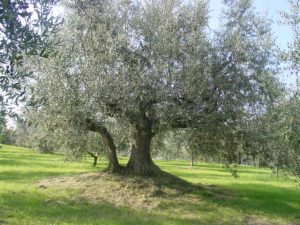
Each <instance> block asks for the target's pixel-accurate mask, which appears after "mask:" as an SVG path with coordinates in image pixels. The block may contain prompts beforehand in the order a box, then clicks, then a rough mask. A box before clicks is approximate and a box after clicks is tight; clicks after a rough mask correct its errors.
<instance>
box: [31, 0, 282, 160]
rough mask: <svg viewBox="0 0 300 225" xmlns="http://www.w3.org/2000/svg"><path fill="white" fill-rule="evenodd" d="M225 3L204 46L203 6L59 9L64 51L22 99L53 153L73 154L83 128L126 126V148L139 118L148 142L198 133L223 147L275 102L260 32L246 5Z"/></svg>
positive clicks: (154, 0)
mask: <svg viewBox="0 0 300 225" xmlns="http://www.w3.org/2000/svg"><path fill="white" fill-rule="evenodd" d="M230 2H231V3H230V4H228V9H227V10H226V11H225V19H224V21H223V26H222V29H221V30H220V31H219V32H217V33H216V36H215V38H213V39H212V40H210V39H209V34H208V32H207V31H208V29H207V15H208V10H207V2H205V1H201V0H199V1H191V2H186V1H179V0H145V1H129V0H112V1H108V0H95V1H81V0H78V1H68V3H67V4H66V12H67V17H66V18H68V19H67V21H66V26H65V27H64V30H63V31H62V32H61V38H62V39H63V42H64V44H63V45H62V46H60V47H58V48H59V49H58V50H59V54H58V56H57V57H56V58H50V59H48V60H47V61H45V62H42V64H41V65H40V68H37V71H38V73H37V74H38V75H39V76H38V79H37V83H36V85H35V87H34V90H33V93H32V94H33V100H34V101H37V102H39V103H42V104H41V105H42V106H41V108H40V109H39V110H40V111H44V112H45V113H46V115H47V117H48V118H47V119H46V121H47V122H48V123H49V124H51V126H52V127H54V128H55V132H56V133H57V134H58V136H60V137H61V138H60V140H61V141H62V142H63V143H62V146H68V149H73V150H72V151H73V152H74V155H76V154H77V152H80V151H79V150H78V151H77V150H76V149H79V148H81V147H80V145H77V144H73V142H74V137H76V138H75V140H76V141H79V142H81V141H80V140H81V139H82V138H84V137H85V136H86V134H87V132H88V122H87V121H93V122H94V123H97V124H101V125H104V126H107V127H109V128H118V127H122V126H123V127H126V129H125V130H126V131H125V132H124V130H123V131H122V132H121V133H122V134H126V135H127V136H126V135H125V136H126V139H130V137H131V136H132V135H131V132H132V129H134V128H135V126H136V125H137V124H139V123H140V120H142V119H144V117H146V118H147V120H149V121H150V122H151V129H152V130H153V132H154V133H158V132H160V131H163V130H165V129H166V128H171V129H175V128H186V127H193V128H199V127H200V128H201V129H206V128H207V129H210V131H209V132H207V133H209V134H213V132H211V130H217V129H218V130H219V129H220V130H221V131H220V132H218V133H216V134H218V135H219V134H220V135H222V137H224V139H226V140H229V138H227V137H228V136H230V135H231V134H234V133H235V130H236V129H237V124H238V123H239V122H240V121H241V120H242V119H243V118H244V117H245V116H247V113H249V112H251V110H252V109H254V108H255V107H256V106H263V105H264V104H265V102H266V100H270V99H271V98H272V97H274V96H276V91H274V90H275V89H273V86H272V85H271V84H272V83H276V79H275V78H274V74H273V72H274V68H273V66H274V65H273V61H272V60H273V56H272V43H273V42H272V38H271V36H270V27H269V24H268V23H267V22H265V21H264V20H263V19H262V18H261V17H259V16H257V15H256V14H255V13H254V11H253V8H252V7H251V1H247V0H240V1H230ZM121 124H123V125H122V126H121ZM127 130H128V132H127ZM222 132H223V133H222ZM112 133H113V132H112ZM216 134H215V135H214V136H212V137H213V138H215V139H216V138H217V135H216ZM233 136H234V135H231V136H230V138H231V139H234V137H233ZM72 137H73V138H72ZM77 137H78V138H77ZM127 142H128V143H129V142H130V141H127ZM81 143H84V142H83V141H82V142H81ZM70 146H73V147H72V148H69V147H70ZM74 149H75V150H74ZM72 154H73V153H72Z"/></svg>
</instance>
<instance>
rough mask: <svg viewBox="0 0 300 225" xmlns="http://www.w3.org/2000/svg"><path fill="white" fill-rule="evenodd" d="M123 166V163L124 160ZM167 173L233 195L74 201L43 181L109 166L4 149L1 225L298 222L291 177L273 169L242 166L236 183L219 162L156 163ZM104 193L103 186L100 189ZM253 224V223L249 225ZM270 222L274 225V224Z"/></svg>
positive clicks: (0, 156)
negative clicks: (128, 202)
mask: <svg viewBox="0 0 300 225" xmlns="http://www.w3.org/2000/svg"><path fill="white" fill-rule="evenodd" d="M121 162H125V159H122V160H121ZM156 163H157V164H158V165H159V166H160V167H161V168H162V169H163V170H165V171H167V172H169V173H171V174H173V175H176V176H178V177H180V178H182V179H184V180H187V181H189V182H192V183H195V184H198V183H201V184H203V185H216V186H217V187H218V189H222V190H225V191H228V192H230V193H232V197H222V196H221V197H216V196H214V195H213V193H212V194H211V195H210V193H209V191H205V192H203V193H201V192H197V193H194V195H193V197H192V198H191V200H189V198H184V199H183V198H180V197H174V198H172V199H171V200H170V198H169V199H168V200H166V201H162V202H161V203H160V205H159V207H157V208H156V209H154V210H150V211H145V210H141V209H133V208H130V207H124V206H123V207H117V206H115V205H113V204H111V203H109V202H106V201H101V200H99V201H97V202H91V201H87V200H85V199H82V200H81V201H74V200H73V199H74V195H75V196H76V195H78V194H79V193H76V192H74V191H72V188H71V187H69V188H67V189H64V190H59V189H58V190H57V191H54V190H53V189H49V190H48V189H46V190H43V189H42V188H40V187H39V186H38V185H37V183H38V181H39V180H42V179H47V178H51V177H57V176H69V175H75V174H78V173H83V172H95V171H98V170H101V169H102V168H104V167H105V162H102V161H100V164H99V165H98V166H97V168H93V167H92V166H91V165H92V159H90V158H87V159H86V160H83V161H82V162H76V163H70V162H64V160H63V157H62V156H57V155H41V154H36V153H34V152H33V151H31V150H28V149H24V148H19V147H13V146H5V145H2V148H1V149H0V224H18V225H19V224H21V225H23V224H25V225H27V224H32V225H38V224H41V225H42V224H43V225H44V224H121V225H123V224H125V225H126V224H128V225H132V224H174V225H177V224H178V225H181V224H194V225H196V224H197V225H198V224H200V225H201V224H203V225H204V224H207V225H214V224H272V223H273V224H293V223H297V221H298V222H299V219H300V191H299V189H297V188H296V186H295V183H294V182H293V180H292V179H291V178H289V177H284V176H282V177H279V178H277V177H274V176H272V173H271V171H270V170H269V169H261V168H254V167H245V166H241V167H239V168H238V173H239V175H240V178H239V179H237V180H236V179H234V178H233V177H232V176H231V174H230V173H229V171H228V170H227V169H226V168H223V167H222V165H219V164H202V163H201V164H197V165H196V166H195V167H194V168H190V166H189V164H188V162H185V161H156ZM97 188H99V189H101V185H99V187H97ZM251 222H252V223H251ZM271 222H272V223H271Z"/></svg>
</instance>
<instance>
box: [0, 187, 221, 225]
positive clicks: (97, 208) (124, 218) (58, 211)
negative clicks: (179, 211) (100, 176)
mask: <svg viewBox="0 0 300 225" xmlns="http://www.w3.org/2000/svg"><path fill="white" fill-rule="evenodd" d="M48 198H49V196H47V195H44V194H41V193H36V192H29V191H28V192H23V193H6V194H1V195H0V203H1V206H5V207H2V208H1V207H0V210H3V214H2V216H1V220H2V222H3V224H5V223H6V224H74V225H76V224H80V225H81V224H90V225H92V224H101V225H102V224H105V225H110V224H114V225H118V224H120V225H134V224H139V225H140V224H145V225H156V224H157V225H158V224H174V225H184V224H186V225H204V224H211V225H213V224H216V223H214V222H213V221H212V220H210V219H208V220H205V221H199V220H197V219H193V218H180V215H176V214H173V215H172V214H170V215H161V214H155V213H151V212H143V211H140V210H138V209H137V210H134V209H129V208H125V207H116V206H114V205H112V204H109V203H107V202H104V201H100V202H97V203H94V204H93V203H90V202H87V201H85V200H81V201H74V200H72V199H70V198H64V197H53V198H50V199H48ZM217 224H225V223H222V222H220V223H219V222H218V223H217Z"/></svg>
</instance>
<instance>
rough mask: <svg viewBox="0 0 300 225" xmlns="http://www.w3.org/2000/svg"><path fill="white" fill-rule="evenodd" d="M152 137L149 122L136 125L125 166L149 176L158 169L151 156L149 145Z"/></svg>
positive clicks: (139, 173) (134, 171)
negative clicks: (132, 143)
mask: <svg viewBox="0 0 300 225" xmlns="http://www.w3.org/2000/svg"><path fill="white" fill-rule="evenodd" d="M152 137H153V133H152V129H151V124H150V123H149V122H144V123H142V124H139V125H136V127H135V132H134V145H133V146H132V149H131V154H130V158H129V161H128V164H127V168H128V169H129V170H130V171H132V172H133V173H135V174H138V175H142V176H151V175H154V174H155V173H157V172H158V171H159V168H158V167H157V166H156V165H155V164H154V163H153V161H152V158H151V153H150V145H151V140H152Z"/></svg>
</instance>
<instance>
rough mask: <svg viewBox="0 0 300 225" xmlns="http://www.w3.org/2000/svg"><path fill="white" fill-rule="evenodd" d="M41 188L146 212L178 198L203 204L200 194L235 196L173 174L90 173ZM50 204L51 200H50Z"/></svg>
mask: <svg viewBox="0 0 300 225" xmlns="http://www.w3.org/2000/svg"><path fill="white" fill-rule="evenodd" d="M124 176H126V177H124ZM37 186H38V187H39V188H40V189H41V191H43V190H48V189H50V190H51V189H52V188H53V189H60V190H75V191H76V193H78V194H76V196H74V197H73V199H72V200H73V201H89V202H93V203H96V202H98V201H105V202H108V203H111V204H113V205H115V206H124V207H130V208H135V209H142V210H152V209H154V208H157V207H160V206H161V202H162V201H165V200H174V199H178V197H180V200H181V201H183V202H184V201H187V202H191V201H192V202H193V201H194V202H195V201H199V198H198V196H199V195H198V194H199V193H200V192H201V194H205V193H209V195H211V196H212V197H218V198H226V197H230V198H232V197H233V195H232V193H227V192H223V191H221V190H218V189H217V187H210V186H203V185H200V184H198V185H194V184H190V183H188V182H186V181H183V180H181V179H179V178H177V177H174V176H172V175H169V174H168V175H162V176H158V177H154V178H144V177H137V176H133V175H110V174H107V173H104V172H103V173H86V174H80V175H76V176H68V177H58V178H53V179H47V180H42V181H40V182H39V183H38V184H37ZM191 198H193V199H191ZM47 202H51V200H50V199H48V200H47ZM45 204H47V203H45Z"/></svg>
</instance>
